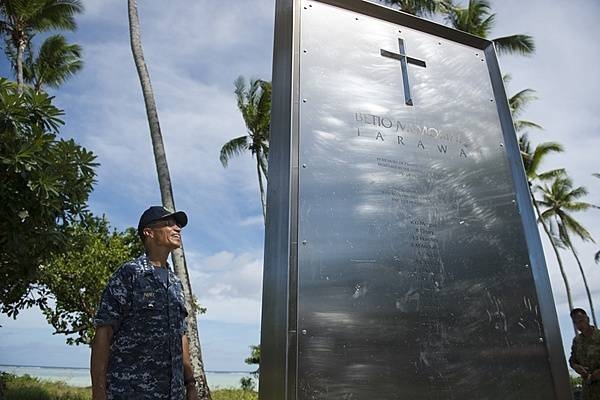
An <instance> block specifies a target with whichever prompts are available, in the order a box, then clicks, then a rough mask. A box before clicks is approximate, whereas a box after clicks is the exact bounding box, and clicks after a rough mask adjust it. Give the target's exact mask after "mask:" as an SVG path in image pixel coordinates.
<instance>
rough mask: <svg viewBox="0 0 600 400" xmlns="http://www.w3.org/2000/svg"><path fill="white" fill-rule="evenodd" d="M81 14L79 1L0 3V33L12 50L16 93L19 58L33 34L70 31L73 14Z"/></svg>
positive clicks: (19, 79) (20, 68)
mask: <svg viewBox="0 0 600 400" xmlns="http://www.w3.org/2000/svg"><path fill="white" fill-rule="evenodd" d="M82 11H83V5H82V4H81V1H79V0H2V2H0V31H1V32H2V33H3V34H4V35H5V37H6V41H7V43H9V44H10V45H11V46H13V47H14V49H15V51H16V63H15V64H16V65H15V66H16V73H17V83H18V85H19V86H18V87H19V91H20V92H22V91H23V85H24V77H23V57H24V55H25V51H26V49H27V47H28V46H29V43H30V41H31V38H32V37H33V35H34V34H35V33H36V32H45V31H48V30H51V29H66V30H74V29H75V28H76V27H77V24H76V23H75V18H74V16H75V14H77V13H80V12H82Z"/></svg>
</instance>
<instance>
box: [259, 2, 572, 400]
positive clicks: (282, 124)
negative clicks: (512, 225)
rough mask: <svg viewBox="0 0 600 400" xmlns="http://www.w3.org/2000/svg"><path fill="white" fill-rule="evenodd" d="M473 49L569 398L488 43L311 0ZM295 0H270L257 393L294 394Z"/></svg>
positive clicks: (562, 389)
mask: <svg viewBox="0 0 600 400" xmlns="http://www.w3.org/2000/svg"><path fill="white" fill-rule="evenodd" d="M315 1H317V2H319V3H324V4H328V5H331V6H335V7H339V8H342V9H346V10H351V11H355V12H358V13H361V14H364V15H367V16H371V17H375V18H377V19H380V20H385V21H388V22H391V23H394V24H398V25H402V26H405V27H409V28H413V29H416V30H419V31H421V32H424V33H428V34H431V35H435V36H437V37H440V38H445V39H448V40H452V41H454V42H458V43H462V44H466V45H468V46H471V47H474V48H478V49H481V50H482V51H483V52H484V54H485V59H486V63H487V67H488V69H489V71H490V76H491V82H492V87H493V94H494V97H495V99H496V107H497V111H498V115H499V119H500V124H501V127H502V134H503V136H504V143H505V145H506V154H507V157H508V163H509V166H510V172H511V174H512V180H513V182H512V183H513V185H514V187H515V190H516V202H517V207H518V209H519V211H520V214H521V216H522V221H523V231H524V235H525V238H526V242H527V248H528V251H529V260H530V262H531V270H532V275H533V278H534V282H535V290H536V293H537V298H538V301H539V306H540V312H541V317H542V320H543V321H544V334H545V343H546V348H547V350H548V354H549V357H550V360H549V363H550V369H551V373H552V377H553V382H554V392H555V393H556V396H557V399H567V398H571V397H570V396H571V394H570V393H571V392H570V385H569V381H568V373H567V369H566V363H565V359H564V353H563V348H562V342H561V336H560V330H559V327H558V320H557V317H556V313H555V309H554V300H553V297H552V292H551V288H550V281H549V277H548V273H547V268H546V264H545V260H544V254H543V250H542V246H541V242H540V239H539V234H538V230H537V226H536V218H535V215H534V212H533V208H532V205H531V199H530V197H529V189H528V183H527V180H526V177H525V175H524V173H523V166H522V161H521V157H520V154H519V148H518V144H517V141H516V136H515V133H514V128H513V124H512V119H511V116H510V111H509V107H508V102H507V100H506V94H505V92H504V87H503V83H502V81H501V78H500V76H501V75H500V70H499V66H498V62H497V58H496V53H495V49H494V46H493V43H492V42H490V41H488V40H484V39H481V38H478V37H474V36H471V35H468V34H464V33H462V32H459V31H456V30H453V29H450V28H447V27H445V26H442V25H439V24H436V23H432V22H429V21H426V20H423V19H420V18H417V17H414V16H411V15H408V14H404V13H401V12H397V11H395V10H392V9H389V8H386V7H382V6H378V5H376V4H372V3H367V2H364V1H361V0H315ZM301 7H302V6H301V2H300V1H299V0H277V2H276V18H275V41H274V56H273V57H274V59H273V98H272V104H273V108H272V121H271V139H270V154H269V185H268V205H269V206H268V209H267V224H266V239H265V259H264V280H263V309H262V327H261V336H262V337H261V366H260V372H261V374H260V398H261V399H262V400H284V399H287V400H295V399H296V398H297V382H296V379H297V357H298V315H297V309H298V303H297V301H298V292H297V287H298V270H297V268H298V241H299V239H298V225H297V224H298V190H299V188H298V179H299V168H300V166H299V161H298V160H299V123H300V122H299V116H298V115H299V108H300V105H301V99H300V97H299V96H300V94H299V84H300V83H299V68H300V67H299V60H300V58H301V49H300V47H299V46H300V45H299V42H300V29H299V27H300V18H301Z"/></svg>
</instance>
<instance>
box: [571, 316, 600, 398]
mask: <svg viewBox="0 0 600 400" xmlns="http://www.w3.org/2000/svg"><path fill="white" fill-rule="evenodd" d="M571 319H572V320H573V324H575V326H576V327H577V330H578V331H579V332H581V333H580V334H578V335H577V336H575V338H574V339H573V345H572V346H571V357H570V358H569V365H570V366H571V368H573V369H574V370H575V372H577V373H578V374H579V375H581V377H582V379H583V393H582V400H600V331H598V329H596V327H595V326H592V325H590V318H589V317H588V316H587V314H586V312H585V311H584V310H583V309H581V308H575V309H573V311H571Z"/></svg>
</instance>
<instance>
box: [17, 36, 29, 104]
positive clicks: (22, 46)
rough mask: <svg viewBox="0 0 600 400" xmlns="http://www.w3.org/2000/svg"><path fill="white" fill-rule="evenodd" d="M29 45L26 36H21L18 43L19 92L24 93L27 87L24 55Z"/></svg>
mask: <svg viewBox="0 0 600 400" xmlns="http://www.w3.org/2000/svg"><path fill="white" fill-rule="evenodd" d="M26 46H27V42H26V41H25V38H24V37H20V38H19V43H18V44H17V91H18V92H19V93H23V90H24V89H25V82H24V79H23V56H24V54H25V47H26Z"/></svg>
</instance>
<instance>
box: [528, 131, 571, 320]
mask: <svg viewBox="0 0 600 400" xmlns="http://www.w3.org/2000/svg"><path fill="white" fill-rule="evenodd" d="M519 148H520V150H521V158H522V160H523V166H524V168H525V175H526V176H527V180H528V182H529V186H530V189H531V190H530V192H529V194H530V196H531V202H532V204H533V207H534V208H535V211H536V213H537V215H538V222H539V223H540V224H541V225H542V228H543V229H544V232H545V233H546V236H548V240H549V241H550V244H551V246H552V249H553V250H554V255H555V256H556V261H557V262H558V268H559V270H560V274H561V276H562V279H563V282H564V284H565V291H566V293H567V301H568V303H569V310H572V309H573V308H574V307H573V297H572V295H571V287H570V285H569V279H568V278H567V273H566V272H565V267H564V265H563V261H562V257H561V256H560V252H559V251H558V247H559V246H560V244H561V243H560V242H559V238H557V237H556V235H554V234H553V233H552V229H551V226H550V225H549V224H548V221H546V220H545V219H544V218H542V212H541V211H540V207H539V204H538V200H537V199H536V198H535V195H534V191H535V190H536V188H537V187H532V186H533V183H534V182H536V181H546V180H549V179H552V178H553V177H556V176H559V175H561V174H563V173H564V170H563V169H555V170H551V171H546V172H539V168H540V165H541V162H542V160H543V159H544V158H545V157H546V156H547V155H548V154H550V153H559V152H562V151H563V147H562V145H560V144H559V143H555V142H546V143H541V144H539V145H537V146H536V147H535V148H533V145H532V143H531V142H530V141H529V139H528V136H527V134H523V135H522V136H521V137H520V138H519Z"/></svg>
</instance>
